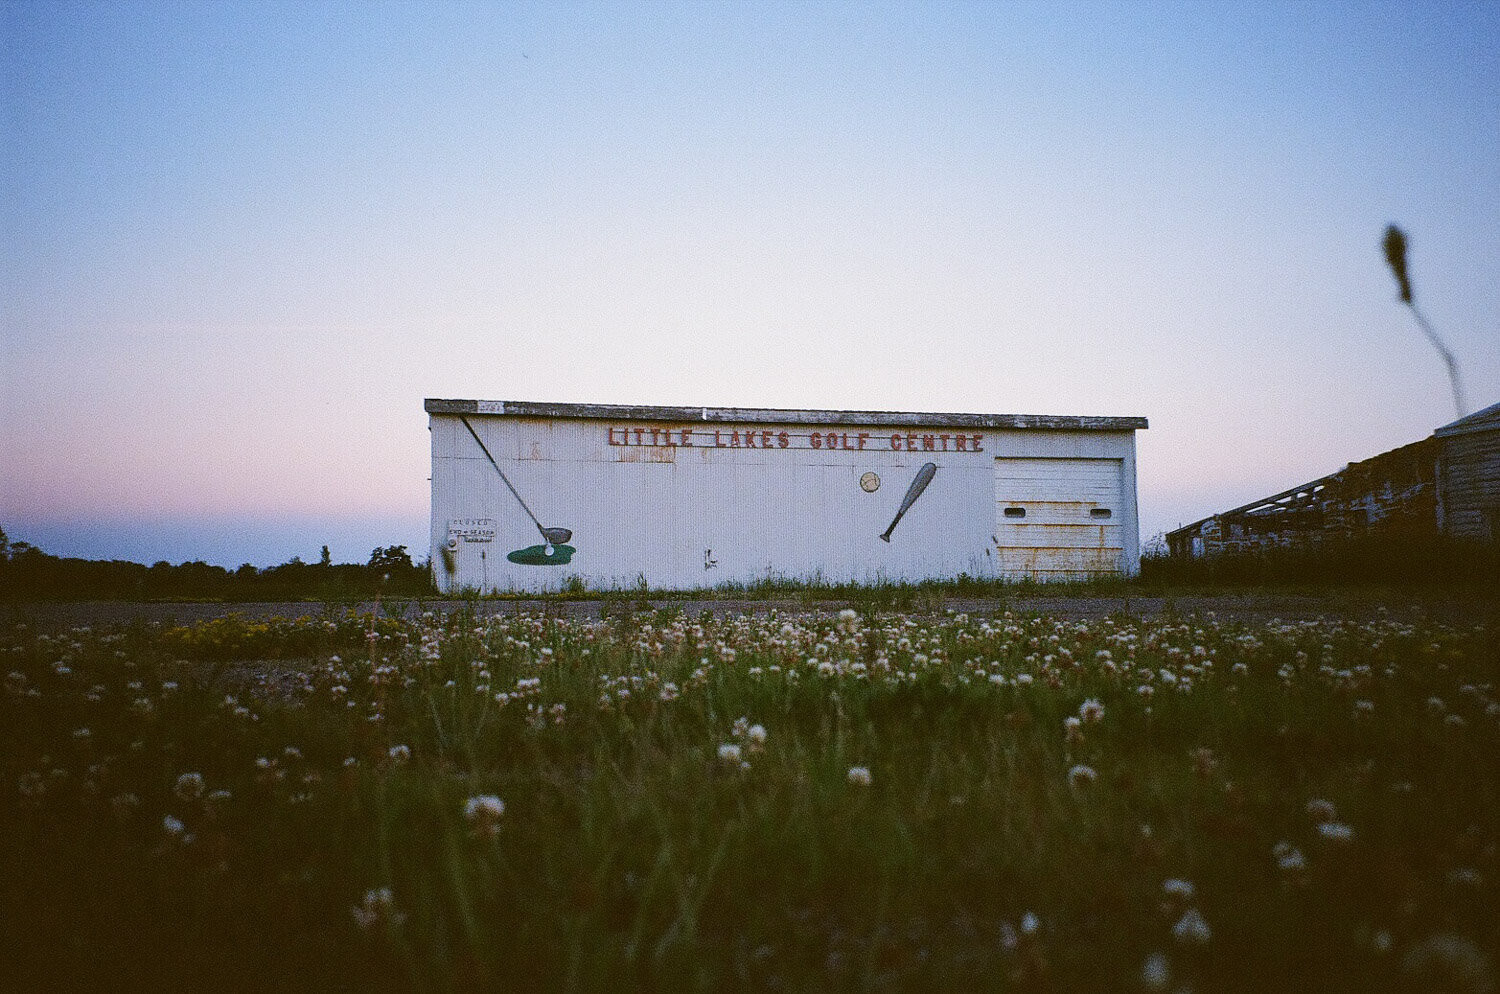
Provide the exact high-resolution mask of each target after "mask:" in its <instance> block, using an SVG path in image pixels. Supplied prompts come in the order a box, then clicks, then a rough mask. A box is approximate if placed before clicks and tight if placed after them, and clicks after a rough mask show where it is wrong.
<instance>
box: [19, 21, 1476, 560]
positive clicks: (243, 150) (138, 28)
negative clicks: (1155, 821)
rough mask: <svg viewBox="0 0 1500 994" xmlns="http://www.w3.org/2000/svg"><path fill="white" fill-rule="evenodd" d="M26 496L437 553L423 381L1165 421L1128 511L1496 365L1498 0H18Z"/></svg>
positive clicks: (1278, 475)
mask: <svg viewBox="0 0 1500 994" xmlns="http://www.w3.org/2000/svg"><path fill="white" fill-rule="evenodd" d="M0 46H3V65H4V74H3V77H0V88H3V89H0V107H3V114H4V117H3V120H0V130H3V134H4V137H3V145H4V152H3V160H0V199H3V207H4V215H3V217H4V220H3V238H0V260H3V265H0V418H3V422H0V528H4V530H5V532H6V534H7V535H8V536H9V537H10V538H11V539H12V540H13V541H15V540H24V541H28V542H32V543H34V544H36V545H39V546H40V547H42V548H43V549H44V550H45V551H48V552H51V553H54V554H57V555H71V556H83V557H87V558H103V559H108V558H126V559H134V560H137V561H143V562H148V563H149V562H154V561H156V560H159V559H166V560H169V561H172V562H179V561H182V560H186V559H205V560H207V561H209V562H215V563H219V564H222V565H226V566H236V565H238V564H240V563H241V562H252V563H255V564H256V565H260V566H265V565H271V564H274V563H278V562H283V561H285V560H287V559H289V558H291V557H292V556H294V555H298V556H301V557H302V558H303V559H307V560H315V559H316V557H317V555H318V552H319V547H320V546H322V545H324V544H327V545H329V546H330V547H331V550H332V553H333V558H334V560H335V561H340V562H342V561H358V562H363V561H364V560H365V559H367V558H368V556H369V553H370V550H371V549H372V548H373V547H375V546H377V545H381V546H384V545H390V544H403V543H404V544H406V545H408V546H409V547H411V548H412V550H413V551H414V552H415V553H416V555H417V558H418V559H421V558H422V557H423V556H424V555H425V554H426V534H427V516H428V501H429V490H428V483H427V477H428V473H429V448H428V433H427V430H426V427H427V417H426V415H425V413H424V412H423V410H422V400H423V398H424V397H470V398H487V399H499V400H543V401H568V402H608V403H627V404H682V405H695V406H696V405H709V406H758V407H759V406H763V407H788V408H833V409H859V410H912V411H969V412H981V413H1023V414H1084V415H1143V416H1146V417H1148V418H1149V419H1150V421H1151V427H1150V429H1149V430H1147V431H1144V432H1141V433H1140V434H1139V436H1138V446H1139V492H1140V506H1141V530H1142V533H1143V535H1145V536H1150V535H1152V534H1154V533H1156V532H1159V531H1162V530H1164V529H1169V528H1173V527H1176V526H1177V525H1178V524H1180V523H1185V522H1188V521H1192V520H1195V519H1197V518H1199V517H1202V516H1204V515H1207V514H1210V513H1213V512H1215V511H1218V510H1223V509H1225V508H1228V507H1232V506H1234V505H1237V504H1240V503H1243V502H1245V501H1248V500H1252V499H1254V498H1257V497H1261V496H1265V495H1267V494H1270V493H1274V492H1276V491H1279V490H1282V489H1285V488H1287V487H1290V486H1292V485H1295V484H1298V483H1301V482H1303V481H1305V480H1309V479H1313V478H1315V477H1318V476H1321V475H1324V474H1326V473H1330V472H1333V471H1335V470H1337V469H1339V468H1341V467H1342V466H1343V465H1344V464H1346V463H1348V462H1350V461H1351V460H1357V459H1364V458H1368V457H1369V456H1372V455H1375V454H1376V453H1379V452H1382V451H1385V450H1388V449H1391V448H1394V447H1396V446H1398V445H1403V444H1405V443H1408V442H1413V441H1416V440H1418V439H1420V438H1423V437H1426V436H1427V435H1428V434H1430V433H1431V431H1432V430H1433V429H1434V428H1436V427H1437V426H1439V425H1442V424H1445V423H1447V422H1449V421H1452V420H1454V417H1455V413H1454V409H1453V402H1452V399H1451V396H1450V392H1449V385H1448V380H1447V376H1446V373H1445V371H1444V367H1443V365H1442V363H1441V361H1440V359H1439V358H1438V355H1437V353H1436V352H1435V351H1434V350H1433V348H1432V347H1431V346H1430V345H1429V344H1428V343H1427V342H1426V341H1425V340H1424V339H1423V338H1422V336H1421V333H1420V331H1419V329H1418V328H1417V326H1416V324H1415V322H1414V321H1413V319H1412V316H1411V314H1410V312H1409V311H1408V310H1407V309H1406V308H1404V307H1403V306H1402V305H1401V304H1400V302H1399V300H1398V299H1397V292H1396V284H1395V281H1394V280H1393V278H1392V276H1391V273H1390V271H1389V270H1388V269H1387V268H1386V264H1385V261H1384V258H1383V256H1382V254H1381V249H1380V240H1381V236H1382V234H1383V233H1384V229H1385V226H1386V225H1387V224H1388V223H1391V222H1394V223H1396V224H1399V225H1400V226H1402V228H1403V229H1405V231H1406V233H1407V235H1408V237H1409V238H1410V242H1411V256H1410V258H1411V265H1412V276H1413V281H1414V284H1415V287H1416V295H1417V296H1416V299H1417V303H1418V304H1419V306H1421V307H1422V308H1423V310H1424V312H1425V313H1426V315H1427V317H1428V318H1429V319H1430V320H1431V322H1432V324H1433V326H1434V327H1435V328H1436V329H1437V330H1438V332H1439V333H1440V334H1442V335H1443V336H1444V337H1445V338H1446V340H1447V342H1448V345H1449V346H1450V348H1451V349H1452V351H1453V352H1454V353H1455V354H1456V356H1457V357H1458V359H1459V361H1460V363H1461V365H1462V370H1463V376H1464V380H1465V386H1466V389H1467V394H1468V406H1469V410H1471V411H1472V410H1476V409H1479V408H1482V407H1485V406H1487V405H1489V404H1492V403H1495V402H1496V401H1500V3H1497V2H1494V0H1487V2H1477V3H1464V2H1447V0H1445V2H1423V0H1407V2H1395V3H1344V2H1283V3H1267V2H1255V3H1229V2H1222V3H1219V2H1211V0H1197V2H1182V3H1147V2H1130V0H1122V2H1114V3H1107V2H1102V0H1101V2H1090V3H1058V2H1044V3H1043V2H1038V3H1030V2H1019V3H1008V2H998V0H997V2H990V3H914V2H913V3H893V4H892V3H860V4H841V3H820V2H810V0H809V2H797V3H755V2H735V3H708V2H704V3H686V4H677V3H648V2H642V3H629V4H600V3H590V4H574V3H563V2H548V3H540V4H531V3H484V4H469V3H458V2H423V3H375V2H354V3H319V2H311V3H308V2H285V3H283V2H218V3H198V2H185V0H173V2H165V3H152V2H142V0H131V2H126V3H102V2H101V3H95V2H85V3H74V2H60V0H44V2H26V0H3V2H0Z"/></svg>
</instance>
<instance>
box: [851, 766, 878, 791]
mask: <svg viewBox="0 0 1500 994" xmlns="http://www.w3.org/2000/svg"><path fill="white" fill-rule="evenodd" d="M848 777H849V782H850V783H852V784H854V786H856V787H868V786H870V784H871V783H873V782H874V777H872V776H871V775H870V768H869V767H868V766H851V767H849V773H848Z"/></svg>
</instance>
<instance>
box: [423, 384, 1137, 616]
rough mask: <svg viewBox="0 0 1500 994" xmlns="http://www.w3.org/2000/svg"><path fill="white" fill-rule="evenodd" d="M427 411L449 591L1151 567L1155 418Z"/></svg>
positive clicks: (438, 560) (442, 583) (437, 555)
mask: <svg viewBox="0 0 1500 994" xmlns="http://www.w3.org/2000/svg"><path fill="white" fill-rule="evenodd" d="M425 406H426V409H427V413H428V419H429V428H430V430H431V432H432V563H433V572H434V574H435V578H436V581H437V585H438V589H439V590H441V591H443V592H445V593H456V592H459V591H463V590H481V591H494V590H499V591H512V590H514V591H544V590H556V589H558V588H560V587H562V586H563V585H564V584H576V583H578V582H582V583H583V584H584V585H585V586H586V587H587V588H588V589H592V590H599V589H626V588H633V587H636V586H638V585H639V584H640V583H642V582H644V583H645V584H647V585H648V586H650V587H652V588H654V589H679V590H681V589H699V588H708V587H714V586H718V585H720V584H725V583H738V584H750V583H754V582H757V581H762V580H766V579H781V580H815V581H822V582H828V583H846V582H854V583H863V584H876V583H882V582H888V583H889V582H902V581H918V580H925V579H952V578H956V577H958V576H960V575H967V576H970V577H976V578H1005V579H1036V580H1058V579H1083V578H1089V577H1097V576H1109V575H1131V574H1134V573H1135V572H1136V571H1137V569H1138V567H1139V562H1140V548H1139V542H1140V536H1139V525H1138V518H1137V513H1136V485H1135V479H1136V470H1135V432H1136V431H1137V430H1139V429H1143V428H1145V427H1146V419H1145V418H1138V417H1061V416H1048V415H1011V414H908V413H887V412H864V411H859V412H856V411H791V410H755V409H743V408H712V407H707V408H705V407H691V408H688V407H636V406H618V405H593V404H547V403H533V402H516V401H488V400H432V399H429V400H428V401H426V405H425Z"/></svg>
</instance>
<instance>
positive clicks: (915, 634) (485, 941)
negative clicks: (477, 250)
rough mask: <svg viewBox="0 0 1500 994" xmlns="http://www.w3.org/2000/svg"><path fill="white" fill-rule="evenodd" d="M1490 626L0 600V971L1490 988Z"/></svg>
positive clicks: (105, 982) (403, 981)
mask: <svg viewBox="0 0 1500 994" xmlns="http://www.w3.org/2000/svg"><path fill="white" fill-rule="evenodd" d="M1497 650H1500V644H1497V633H1496V632H1495V631H1494V630H1493V629H1492V628H1488V627H1485V626H1473V627H1469V628H1455V627H1446V626H1441V625H1437V624H1428V623H1422V624H1406V623H1398V622H1396V621H1394V620H1388V619H1387V620H1378V621H1374V622H1369V623H1361V624H1355V623H1352V622H1347V621H1340V620H1327V621H1309V622H1296V623H1282V622H1270V623H1255V624H1245V623H1238V622H1233V621H1224V620H1218V619H1216V618H1214V617H1211V616H1210V617H1198V616H1195V617H1191V618H1187V619H1183V618H1166V619H1161V620H1154V621H1143V620H1139V619H1135V618H1131V617H1126V616H1123V615H1122V616H1116V617H1111V618H1108V619H1104V620H1099V621H1087V622H1082V621H1062V620H1058V619H1055V618H1050V617H1046V616H1036V615H1014V616H1013V615H1010V614H1000V615H994V616H974V617H967V616H964V615H952V614H948V615H911V614H883V613H866V614H859V613H856V612H853V611H845V612H843V613H842V614H836V615H830V614H808V615H787V616H781V615H777V614H775V613H771V614H760V615H738V616H726V617H721V618H716V617H714V616H712V615H707V614H705V615H704V616H702V617H699V618H692V617H686V616H683V615H682V614H680V613H673V612H658V613H655V614H649V613H643V614H638V615H634V616H624V617H613V618H609V619H606V620H602V621H580V620H566V619H558V618H552V617H543V616H529V615H511V616H506V615H495V616H491V617H484V618H481V617H478V616H476V615H475V614H474V613H472V612H470V611H462V610H461V611H458V612H455V613H451V614H438V615H431V614H429V615H423V616H421V617H420V618H418V619H416V620H414V621H401V620H395V619H390V618H376V617H373V616H371V615H355V614H352V613H351V614H348V615H346V616H343V617H332V616H329V617H323V618H316V619H314V618H305V619H301V620H297V621H270V622H252V621H248V620H246V619H244V618H238V617H233V616H231V617H229V618H224V619H219V620H217V621H212V622H206V623H202V624H196V625H191V626H182V627H178V626H168V625H158V624H146V623H137V624H134V625H130V626H125V627H116V628H108V629H105V628H95V629H88V628H79V629H74V630H72V631H68V632H65V633H62V634H56V635H54V634H44V633H39V632H37V631H35V630H33V629H31V628H28V627H27V626H26V625H24V624H12V625H10V626H9V627H6V628H4V629H0V674H4V677H3V692H0V792H3V796H4V799H3V802H0V811H3V819H4V822H3V826H0V828H3V831H4V837H5V840H6V842H5V845H4V846H3V847H0V924H3V927H0V964H5V970H6V972H7V973H8V975H9V977H10V978H11V982H12V983H13V984H14V989H22V990H26V989H42V988H49V989H80V990H81V989H111V990H120V989H134V988H136V987H145V986H148V985H149V986H152V987H154V988H155V989H159V990H174V989H179V990H206V989H215V988H219V989H232V990H244V989H248V988H259V987H265V988H267V989H270V988H282V989H284V988H288V987H289V988H292V989H319V990H326V989H355V988H357V989H361V990H382V989H429V988H431V989H441V990H454V989H456V990H473V989H500V990H584V991H591V990H598V989H601V988H605V987H609V988H612V989H630V990H682V989H707V990H762V989H765V990H820V991H821V990H868V989H872V988H894V989H953V990H990V989H1016V990H1027V989H1050V990H1088V989H1094V990H1098V989H1105V990H1138V989H1163V990H1167V989H1170V990H1197V991H1223V990H1294V989H1319V990H1388V989H1403V990H1413V991H1416V990H1450V989H1451V990H1466V991H1468V990H1472V991H1482V990H1491V991H1493V990H1495V989H1496V985H1497V978H1500V974H1497V962H1500V957H1497V948H1496V946H1497V942H1500V855H1497V842H1500V762H1497V757H1500V692H1497V682H1500V651H1497ZM1443 985H1447V986H1443Z"/></svg>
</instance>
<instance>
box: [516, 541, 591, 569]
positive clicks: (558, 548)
mask: <svg viewBox="0 0 1500 994" xmlns="http://www.w3.org/2000/svg"><path fill="white" fill-rule="evenodd" d="M577 551H578V550H577V549H575V548H573V547H572V546H571V545H554V546H552V554H551V555H550V556H549V555H548V554H547V547H546V546H545V545H528V546H527V547H526V548H524V549H517V550H516V551H515V552H512V553H511V554H510V555H508V556H506V557H505V558H506V559H509V560H510V561H511V562H513V563H518V564H520V565H522V566H561V565H563V564H564V563H569V562H572V561H573V553H575V552H577Z"/></svg>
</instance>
